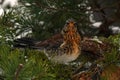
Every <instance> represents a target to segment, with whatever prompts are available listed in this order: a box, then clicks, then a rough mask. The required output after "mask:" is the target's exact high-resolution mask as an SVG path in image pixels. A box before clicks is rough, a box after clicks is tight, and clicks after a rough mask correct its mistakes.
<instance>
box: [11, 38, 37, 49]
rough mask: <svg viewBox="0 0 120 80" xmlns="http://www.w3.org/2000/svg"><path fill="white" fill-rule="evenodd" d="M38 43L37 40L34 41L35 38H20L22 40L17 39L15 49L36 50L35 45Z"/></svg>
mask: <svg viewBox="0 0 120 80" xmlns="http://www.w3.org/2000/svg"><path fill="white" fill-rule="evenodd" d="M36 42H37V40H35V39H33V38H26V37H24V38H20V39H16V40H14V45H13V46H14V47H15V48H32V49H35V48H36V47H35V43H36Z"/></svg>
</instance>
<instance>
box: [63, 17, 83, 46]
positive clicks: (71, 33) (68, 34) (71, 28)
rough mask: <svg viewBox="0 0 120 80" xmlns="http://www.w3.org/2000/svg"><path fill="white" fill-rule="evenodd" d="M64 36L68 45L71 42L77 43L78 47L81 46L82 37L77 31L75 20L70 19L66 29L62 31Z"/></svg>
mask: <svg viewBox="0 0 120 80" xmlns="http://www.w3.org/2000/svg"><path fill="white" fill-rule="evenodd" d="M62 35H63V38H64V42H67V43H68V44H69V43H70V42H75V43H77V44H78V45H79V44H80V41H81V37H80V35H79V33H78V31H77V25H76V22H75V20H74V19H68V20H67V21H66V24H65V26H64V28H63V29H62Z"/></svg>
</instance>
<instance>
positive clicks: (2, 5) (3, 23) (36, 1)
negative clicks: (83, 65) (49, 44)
mask: <svg viewBox="0 0 120 80" xmlns="http://www.w3.org/2000/svg"><path fill="white" fill-rule="evenodd" d="M119 14H120V1H119V0H68V1H65V0H0V19H1V20H0V27H1V28H0V29H1V31H2V33H1V36H2V35H3V36H2V37H4V38H7V37H9V38H7V39H8V40H12V39H13V38H14V39H15V38H20V37H25V36H29V37H33V38H35V39H38V40H44V39H47V38H49V37H50V36H52V35H54V34H57V33H60V31H61V29H62V27H63V26H64V24H65V22H66V20H67V19H69V18H73V19H75V20H76V22H77V25H78V29H79V32H80V34H81V35H83V36H104V37H108V36H110V35H114V34H118V33H119V32H120V27H119V26H120V15H119ZM3 17H4V18H3ZM4 29H5V30H4ZM3 31H4V32H5V31H7V32H9V33H10V34H7V35H5V34H3V33H4V32H3ZM9 35H12V37H11V36H9Z"/></svg>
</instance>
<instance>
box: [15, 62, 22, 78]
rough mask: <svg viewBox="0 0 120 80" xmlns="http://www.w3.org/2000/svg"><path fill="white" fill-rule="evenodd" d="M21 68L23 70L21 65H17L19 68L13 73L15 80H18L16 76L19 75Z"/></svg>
mask: <svg viewBox="0 0 120 80" xmlns="http://www.w3.org/2000/svg"><path fill="white" fill-rule="evenodd" d="M22 68H23V64H19V66H18V68H17V70H16V72H15V80H18V76H19V73H20V71H21V69H22Z"/></svg>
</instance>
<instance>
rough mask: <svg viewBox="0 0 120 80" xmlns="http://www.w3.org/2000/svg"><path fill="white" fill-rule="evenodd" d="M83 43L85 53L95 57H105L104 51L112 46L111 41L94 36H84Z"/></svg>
mask: <svg viewBox="0 0 120 80" xmlns="http://www.w3.org/2000/svg"><path fill="white" fill-rule="evenodd" d="M81 44H82V45H81V46H82V52H83V54H84V53H85V55H87V56H91V57H92V58H94V59H95V58H96V59H97V58H101V57H103V53H104V52H105V51H107V50H109V48H110V45H109V43H107V42H104V41H100V40H96V39H95V40H94V39H93V38H84V39H83V40H82V43H81Z"/></svg>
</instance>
